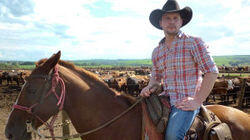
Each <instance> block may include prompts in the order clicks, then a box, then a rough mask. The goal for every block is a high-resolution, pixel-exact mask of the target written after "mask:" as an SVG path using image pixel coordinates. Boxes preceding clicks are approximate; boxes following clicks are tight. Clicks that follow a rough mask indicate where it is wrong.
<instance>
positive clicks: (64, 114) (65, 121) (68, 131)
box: [62, 110, 70, 140]
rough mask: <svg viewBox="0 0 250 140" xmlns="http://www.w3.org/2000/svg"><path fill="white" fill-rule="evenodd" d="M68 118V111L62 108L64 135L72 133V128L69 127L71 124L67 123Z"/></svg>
mask: <svg viewBox="0 0 250 140" xmlns="http://www.w3.org/2000/svg"><path fill="white" fill-rule="evenodd" d="M67 119H69V117H68V115H67V113H66V112H65V111H64V110H62V123H63V129H62V133H63V136H64V137H65V136H69V135H70V129H69V124H68V123H67ZM64 124H65V125H64ZM66 140H67V139H66Z"/></svg>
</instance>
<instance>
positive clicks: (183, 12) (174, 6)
mask: <svg viewBox="0 0 250 140" xmlns="http://www.w3.org/2000/svg"><path fill="white" fill-rule="evenodd" d="M165 13H180V16H181V18H182V20H183V23H182V26H184V25H186V24H187V23H188V22H189V21H190V20H191V19H192V16H193V12H192V9H191V8H190V7H184V8H183V9H180V6H179V4H178V3H177V1H176V0H168V1H167V2H166V3H165V5H164V6H163V7H162V9H156V10H154V11H152V12H151V14H150V16H149V20H150V22H151V24H152V25H153V26H155V27H156V28H158V29H160V30H162V28H161V26H160V23H159V21H160V20H161V18H162V15H163V14H165Z"/></svg>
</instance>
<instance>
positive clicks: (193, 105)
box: [175, 73, 218, 110]
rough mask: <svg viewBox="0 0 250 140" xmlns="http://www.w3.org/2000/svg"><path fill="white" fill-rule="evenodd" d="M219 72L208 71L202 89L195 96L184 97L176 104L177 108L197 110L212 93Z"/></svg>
mask: <svg viewBox="0 0 250 140" xmlns="http://www.w3.org/2000/svg"><path fill="white" fill-rule="evenodd" d="M217 76H218V73H206V74H205V75H204V78H203V81H202V83H201V88H200V90H199V91H198V92H197V93H196V95H195V96H194V97H187V98H184V99H183V100H182V101H179V102H177V103H176V104H175V106H176V108H179V109H181V110H196V109H197V108H198V107H200V106H201V104H202V103H203V102H204V101H205V100H206V98H207V97H208V95H209V94H210V92H211V90H212V88H213V86H214V83H215V80H216V79H217Z"/></svg>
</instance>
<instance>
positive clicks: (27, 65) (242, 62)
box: [0, 55, 250, 69]
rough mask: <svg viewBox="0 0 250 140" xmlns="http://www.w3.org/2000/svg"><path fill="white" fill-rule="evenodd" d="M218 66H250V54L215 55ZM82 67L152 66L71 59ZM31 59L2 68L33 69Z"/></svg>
mask: <svg viewBox="0 0 250 140" xmlns="http://www.w3.org/2000/svg"><path fill="white" fill-rule="evenodd" d="M213 58H214V61H215V62H216V64H217V65H218V66H222V65H224V66H250V55H232V56H213ZM70 62H72V63H74V64H75V65H77V66H81V67H131V66H132V67H134V66H151V65H152V62H151V59H116V60H108V59H93V60H74V61H70ZM34 67H35V65H34V62H30V61H0V69H33V68H34Z"/></svg>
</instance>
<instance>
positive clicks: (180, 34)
mask: <svg viewBox="0 0 250 140" xmlns="http://www.w3.org/2000/svg"><path fill="white" fill-rule="evenodd" d="M183 35H184V33H183V32H182V31H181V30H180V31H179V32H178V33H177V35H176V37H178V38H181V37H182V36H183ZM164 43H165V37H164V38H163V39H161V41H160V42H159V44H164Z"/></svg>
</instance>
